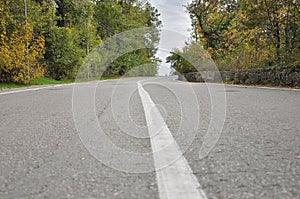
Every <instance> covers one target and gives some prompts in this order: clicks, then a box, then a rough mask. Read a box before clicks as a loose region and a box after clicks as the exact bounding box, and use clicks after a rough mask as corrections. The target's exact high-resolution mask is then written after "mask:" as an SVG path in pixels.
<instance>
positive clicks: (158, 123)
mask: <svg viewBox="0 0 300 199" xmlns="http://www.w3.org/2000/svg"><path fill="white" fill-rule="evenodd" d="M138 90H139V94H140V96H141V100H142V104H143V107H144V111H145V116H146V121H147V125H148V130H149V134H150V139H151V146H152V151H153V158H154V164H155V169H156V180H157V184H158V189H159V196H160V198H161V199H181V198H184V199H195V198H200V199H206V198H207V197H206V195H205V193H204V192H203V190H202V189H201V187H200V184H199V182H198V180H197V179H196V177H195V176H194V175H193V173H192V170H191V168H190V166H189V165H188V163H187V161H186V159H185V158H184V156H183V154H182V152H181V151H180V148H179V146H178V145H177V143H176V141H175V139H174V137H173V136H172V134H171V132H170V130H169V128H168V127H167V125H166V123H165V121H164V119H163V117H162V116H161V114H160V112H159V110H158V109H157V107H156V106H155V104H154V102H153V101H152V99H151V97H150V95H149V94H148V93H147V92H146V91H145V89H144V88H143V86H142V84H141V83H140V82H138Z"/></svg>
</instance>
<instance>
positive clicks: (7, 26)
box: [0, 0, 161, 84]
mask: <svg viewBox="0 0 300 199" xmlns="http://www.w3.org/2000/svg"><path fill="white" fill-rule="evenodd" d="M158 17H159V13H158V11H157V10H156V9H155V8H154V7H152V6H151V4H149V3H148V2H141V1H138V0H0V20H1V21H0V83H1V82H2V83H16V84H28V83H30V82H31V81H33V80H35V79H37V78H40V77H48V78H52V79H55V80H62V79H75V78H76V75H77V73H78V70H79V68H80V67H81V65H82V64H83V63H84V62H85V59H86V58H87V57H88V56H89V54H90V53H91V52H93V50H94V49H95V48H97V47H99V46H100V47H101V46H102V47H103V45H104V41H105V40H107V39H108V38H110V37H112V36H113V35H117V34H119V33H121V32H124V31H127V30H131V29H136V28H141V27H151V28H153V29H155V30H157V31H159V29H160V27H161V22H160V21H159V19H158ZM158 41H159V38H158V37H157V35H156V36H153V38H152V39H151V41H150V42H151V44H152V45H151V47H149V48H147V49H137V50H135V51H133V52H129V53H127V54H124V55H122V56H121V57H119V58H118V59H116V60H113V61H112V62H111V63H109V64H108V65H107V66H105V70H103V71H102V74H101V75H103V76H105V77H118V76H123V75H125V74H126V73H128V72H129V71H131V69H132V68H133V67H135V66H139V65H141V62H142V63H143V64H146V65H147V67H145V69H143V68H139V69H138V71H137V72H135V73H136V74H135V73H134V72H132V71H131V74H132V75H145V76H154V75H156V73H157V62H158V61H159V60H158V58H156V57H155V54H156V51H157V49H156V47H155V46H157V45H156V44H157V43H158ZM148 42H149V41H148ZM116 45H118V43H116ZM93 72H94V74H93ZM96 72H97V71H95V69H94V70H91V71H90V72H89V76H91V77H93V76H94V77H95V76H96V75H95V74H96ZM98 72H99V71H98ZM89 76H88V77H89Z"/></svg>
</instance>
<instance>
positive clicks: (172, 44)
mask: <svg viewBox="0 0 300 199" xmlns="http://www.w3.org/2000/svg"><path fill="white" fill-rule="evenodd" d="M149 1H150V2H151V4H152V5H153V6H154V7H155V8H157V9H158V11H159V13H160V14H161V16H160V20H161V21H162V23H163V28H162V33H161V41H160V44H159V50H158V54H157V56H158V57H159V58H160V59H162V60H163V62H162V64H161V65H160V69H159V75H161V76H165V75H169V74H170V72H171V69H170V65H169V64H166V63H165V58H166V57H167V56H169V55H170V54H169V51H170V50H172V49H174V48H182V47H183V46H184V44H185V42H186V41H188V39H189V37H190V32H191V29H192V27H191V19H190V16H189V14H188V13H187V11H186V8H185V7H184V6H185V5H187V4H188V3H189V2H190V1H191V0H149Z"/></svg>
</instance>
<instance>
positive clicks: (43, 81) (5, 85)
mask: <svg viewBox="0 0 300 199" xmlns="http://www.w3.org/2000/svg"><path fill="white" fill-rule="evenodd" d="M110 79H117V77H116V78H106V77H102V78H101V79H100V80H110ZM96 80H99V78H93V79H81V80H76V82H88V81H96ZM73 82H75V80H74V79H65V80H59V81H58V80H54V79H50V78H47V77H41V78H39V79H35V80H33V81H31V82H30V83H29V84H25V85H21V84H13V83H0V90H3V89H10V88H22V87H28V86H38V85H49V84H69V83H73Z"/></svg>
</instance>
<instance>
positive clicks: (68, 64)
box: [45, 28, 84, 80]
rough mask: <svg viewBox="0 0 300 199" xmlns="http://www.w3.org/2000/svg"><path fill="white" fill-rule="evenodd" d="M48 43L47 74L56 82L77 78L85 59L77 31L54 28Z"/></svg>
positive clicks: (46, 56)
mask: <svg viewBox="0 0 300 199" xmlns="http://www.w3.org/2000/svg"><path fill="white" fill-rule="evenodd" d="M46 42H47V47H48V48H47V49H46V55H45V58H46V61H47V65H48V66H47V74H48V75H49V76H50V77H51V78H53V79H56V80H61V79H65V78H67V79H73V78H75V77H76V73H77V70H78V68H79V67H80V64H81V63H82V60H83V57H84V52H83V50H82V49H81V48H80V46H79V37H78V34H77V32H76V30H74V29H71V28H54V29H53V30H51V33H50V37H49V38H48V39H47V41H46Z"/></svg>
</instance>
